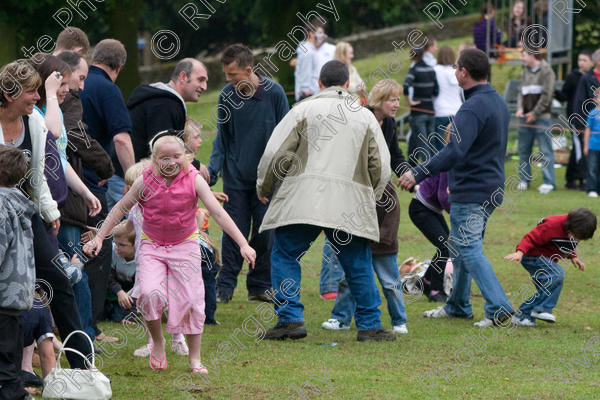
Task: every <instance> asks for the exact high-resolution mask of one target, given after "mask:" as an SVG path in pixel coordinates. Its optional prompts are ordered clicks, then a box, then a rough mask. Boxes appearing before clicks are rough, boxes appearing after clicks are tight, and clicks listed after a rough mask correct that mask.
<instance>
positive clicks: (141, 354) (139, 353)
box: [133, 343, 151, 357]
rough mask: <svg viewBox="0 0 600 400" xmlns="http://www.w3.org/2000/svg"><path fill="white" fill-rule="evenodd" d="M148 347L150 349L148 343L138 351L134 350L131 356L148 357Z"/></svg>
mask: <svg viewBox="0 0 600 400" xmlns="http://www.w3.org/2000/svg"><path fill="white" fill-rule="evenodd" d="M150 347H151V346H150V343H146V344H145V345H143V346H142V347H140V348H139V349H136V350H134V352H133V355H134V356H136V357H148V356H149V355H150V351H151V348H150Z"/></svg>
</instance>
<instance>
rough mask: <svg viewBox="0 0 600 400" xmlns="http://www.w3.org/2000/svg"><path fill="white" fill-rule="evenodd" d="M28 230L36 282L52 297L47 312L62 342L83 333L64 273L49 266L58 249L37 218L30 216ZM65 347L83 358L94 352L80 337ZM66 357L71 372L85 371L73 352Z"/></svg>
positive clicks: (76, 337) (73, 297) (55, 266)
mask: <svg viewBox="0 0 600 400" xmlns="http://www.w3.org/2000/svg"><path fill="white" fill-rule="evenodd" d="M31 228H32V230H33V251H34V256H35V275H36V279H38V284H39V285H40V287H42V289H44V290H46V292H47V294H48V296H52V298H51V300H50V310H51V311H52V316H53V317H54V322H55V323H56V326H57V327H58V332H59V333H60V337H61V338H62V339H63V340H64V339H65V338H66V337H67V335H68V334H69V333H71V332H73V331H75V330H82V325H81V320H80V319H79V311H78V310H77V305H76V303H75V296H74V295H73V288H72V287H71V285H70V284H69V279H68V278H67V276H66V275H65V273H64V272H63V270H62V269H61V268H60V267H59V266H57V265H55V264H54V263H53V262H52V260H55V257H56V255H57V254H58V248H57V247H56V246H54V245H53V244H52V243H51V242H50V239H49V238H48V234H47V233H46V226H45V224H44V222H43V221H42V218H41V217H40V215H39V214H34V215H33V218H32V219H31ZM55 262H57V261H55ZM40 279H43V280H45V281H46V282H48V284H49V285H50V286H51V288H52V293H48V288H46V287H45V286H46V285H45V284H44V283H43V282H39V280H40ZM68 346H69V347H72V348H74V349H76V350H79V351H80V352H81V353H82V354H85V355H90V354H92V351H93V350H92V349H91V348H90V344H89V342H88V341H87V339H86V338H85V337H84V336H83V335H78V334H75V335H73V337H72V339H69V343H68ZM66 355H67V359H68V360H69V364H70V365H71V368H81V369H85V368H87V366H86V363H85V361H84V360H83V359H82V358H81V357H80V356H79V355H77V354H75V353H72V352H66Z"/></svg>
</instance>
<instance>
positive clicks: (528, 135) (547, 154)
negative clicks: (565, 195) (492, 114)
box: [519, 118, 556, 187]
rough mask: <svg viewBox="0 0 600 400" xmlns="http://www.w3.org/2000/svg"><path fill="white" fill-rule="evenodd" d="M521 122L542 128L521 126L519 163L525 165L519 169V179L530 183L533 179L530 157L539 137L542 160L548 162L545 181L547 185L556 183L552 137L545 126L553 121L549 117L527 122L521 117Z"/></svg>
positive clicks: (543, 174) (544, 170) (543, 171)
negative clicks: (534, 143)
mask: <svg viewBox="0 0 600 400" xmlns="http://www.w3.org/2000/svg"><path fill="white" fill-rule="evenodd" d="M520 123H521V124H527V125H536V126H540V128H534V127H524V126H521V127H519V165H523V164H525V167H524V168H523V169H522V170H521V169H519V179H520V180H521V181H522V182H526V183H529V182H530V181H531V179H530V178H529V177H531V165H530V164H529V157H530V156H531V151H532V149H533V142H534V140H535V139H537V141H538V144H539V146H540V152H541V153H542V158H541V160H540V161H541V162H542V163H543V164H546V166H545V167H544V168H543V169H542V178H543V180H544V183H545V184H547V185H552V186H554V187H556V185H555V184H554V152H553V151H552V138H551V137H550V136H548V135H547V134H546V129H547V128H545V127H549V126H550V125H552V121H550V120H549V119H538V120H535V121H534V122H531V123H527V122H525V118H521V120H520Z"/></svg>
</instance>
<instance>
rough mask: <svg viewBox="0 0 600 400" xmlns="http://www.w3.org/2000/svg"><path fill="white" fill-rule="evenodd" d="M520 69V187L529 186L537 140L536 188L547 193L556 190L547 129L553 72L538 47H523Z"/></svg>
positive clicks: (518, 97)
mask: <svg viewBox="0 0 600 400" xmlns="http://www.w3.org/2000/svg"><path fill="white" fill-rule="evenodd" d="M521 60H523V72H522V74H521V85H520V87H519V95H518V96H517V112H516V113H515V116H516V117H517V118H520V123H521V124H520V125H519V164H520V165H521V166H523V167H522V168H519V179H520V182H519V187H518V188H519V190H525V189H527V188H528V187H529V182H531V180H532V178H533V177H532V176H531V162H530V158H531V151H532V149H533V142H534V140H535V139H537V141H538V144H539V146H540V153H542V157H541V159H540V161H541V162H542V178H543V181H544V183H543V184H542V185H540V186H539V187H538V191H539V192H540V193H542V194H547V193H549V192H551V191H552V190H555V189H556V187H555V185H554V151H553V150H552V137H551V135H550V134H547V133H546V129H548V127H549V126H550V125H552V119H551V115H550V111H551V107H552V95H553V93H554V71H552V67H551V66H550V64H548V63H547V62H546V60H542V57H541V52H540V51H539V50H538V49H534V48H528V47H524V48H523V52H522V53H521Z"/></svg>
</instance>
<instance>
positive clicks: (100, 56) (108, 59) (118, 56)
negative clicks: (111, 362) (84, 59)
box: [92, 39, 127, 70]
mask: <svg viewBox="0 0 600 400" xmlns="http://www.w3.org/2000/svg"><path fill="white" fill-rule="evenodd" d="M126 61H127V50H125V46H123V43H121V42H119V41H118V40H116V39H104V40H101V41H100V42H99V43H98V44H97V45H96V47H95V48H94V53H93V54H92V63H94V64H103V65H106V66H107V67H109V68H110V69H113V70H115V69H117V68H119V67H122V66H123V65H125V62H126Z"/></svg>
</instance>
